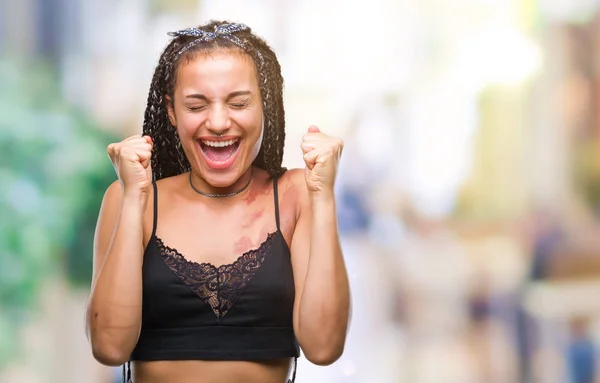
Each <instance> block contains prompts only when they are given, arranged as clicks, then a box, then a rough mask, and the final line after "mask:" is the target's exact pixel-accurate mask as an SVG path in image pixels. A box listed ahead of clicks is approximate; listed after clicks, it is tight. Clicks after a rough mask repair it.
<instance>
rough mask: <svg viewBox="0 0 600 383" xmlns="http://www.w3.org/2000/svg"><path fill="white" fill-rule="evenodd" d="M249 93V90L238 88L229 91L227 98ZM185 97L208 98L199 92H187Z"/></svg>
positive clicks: (248, 94)
mask: <svg viewBox="0 0 600 383" xmlns="http://www.w3.org/2000/svg"><path fill="white" fill-rule="evenodd" d="M251 94H252V92H250V91H249V90H238V91H235V92H231V93H229V95H228V96H227V98H228V99H230V98H234V97H238V96H250V95H251ZM185 98H195V99H198V100H208V98H207V97H206V96H205V95H203V94H200V93H194V94H188V95H187V96H185Z"/></svg>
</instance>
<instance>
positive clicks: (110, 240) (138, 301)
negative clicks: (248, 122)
mask: <svg viewBox="0 0 600 383" xmlns="http://www.w3.org/2000/svg"><path fill="white" fill-rule="evenodd" d="M151 151H152V144H151V140H150V139H148V138H146V137H140V136H134V137H130V138H128V139H126V140H124V141H122V142H120V143H117V144H111V145H110V146H109V147H108V153H109V156H110V158H111V161H112V162H113V165H114V166H115V169H116V171H117V174H118V175H119V178H120V181H116V182H114V183H113V184H112V185H110V187H109V188H108V189H107V191H106V193H105V195H104V199H103V201H102V207H101V209H100V214H99V217H98V223H97V226H96V233H95V238H94V271H93V277H92V288H91V293H90V297H89V300H88V304H87V310H86V330H87V336H88V339H89V341H90V343H91V346H92V352H93V355H94V357H95V358H96V359H97V360H98V361H99V362H100V363H102V364H105V365H110V366H118V365H121V364H123V363H125V362H126V361H127V360H128V358H129V355H130V354H131V352H132V350H133V348H134V347H135V345H136V343H137V340H138V337H139V333H140V327H141V316H142V261H143V249H144V244H143V237H144V233H143V227H144V225H143V222H144V214H145V211H146V207H147V205H148V199H149V195H150V194H151V192H150V189H151V174H150V171H149V169H150V166H149V162H150V156H151Z"/></svg>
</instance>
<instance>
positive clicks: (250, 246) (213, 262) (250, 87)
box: [87, 21, 350, 383]
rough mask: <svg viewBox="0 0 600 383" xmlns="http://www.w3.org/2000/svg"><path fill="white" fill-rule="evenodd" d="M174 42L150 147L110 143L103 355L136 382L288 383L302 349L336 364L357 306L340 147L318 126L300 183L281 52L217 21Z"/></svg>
mask: <svg viewBox="0 0 600 383" xmlns="http://www.w3.org/2000/svg"><path fill="white" fill-rule="evenodd" d="M171 35H172V36H174V38H173V39H172V40H171V42H170V43H169V44H168V46H167V47H166V49H165V50H164V52H163V54H162V55H161V57H160V60H159V63H158V66H157V68H156V70H155V73H154V77H153V79H152V84H151V88H150V93H149V96H148V105H147V108H146V112H145V118H144V126H143V136H139V135H137V136H132V137H129V138H127V139H125V140H123V141H121V142H119V143H115V144H111V145H109V147H108V154H109V157H110V159H111V161H112V163H113V166H114V168H115V171H116V172H117V175H118V177H119V180H118V181H116V182H114V183H113V184H112V185H111V186H110V187H109V188H108V190H107V191H106V194H105V196H104V200H103V203H102V208H101V211H100V214H99V218H98V224H97V229H96V237H95V244H94V273H93V281H92V288H91V294H90V297H89V302H88V307H87V331H88V338H89V340H90V342H91V346H92V351H93V354H94V357H95V358H96V359H97V360H98V361H99V362H101V363H102V364H105V365H111V366H119V365H124V367H123V379H124V380H125V379H126V380H128V381H129V380H130V379H131V378H133V381H134V382H136V383H153V382H161V383H164V382H167V383H168V382H177V383H180V382H199V380H198V379H199V377H202V378H201V379H202V380H201V381H202V382H248V383H252V382H256V383H259V382H260V383H269V382H272V383H281V382H284V381H285V380H286V378H287V376H288V374H289V370H290V365H291V361H292V360H293V361H294V362H296V360H297V358H298V356H299V351H300V349H302V351H303V353H304V355H305V356H306V358H307V359H308V360H309V361H310V362H312V363H314V364H316V365H329V364H331V363H333V362H335V361H336V360H337V359H338V358H339V357H340V356H341V354H342V352H343V349H344V344H345V340H346V329H347V326H348V318H349V309H350V308H349V306H350V304H349V283H348V276H347V273H346V267H345V264H344V259H343V256H342V252H341V249H340V243H339V239H338V232H337V222H336V208H335V203H334V180H335V177H336V172H337V166H338V161H339V158H340V155H341V151H342V146H343V144H342V141H341V140H340V139H338V138H335V137H331V136H328V135H326V134H324V133H322V132H320V130H319V129H318V128H317V127H315V126H311V127H310V128H308V132H307V133H306V134H305V136H304V137H303V141H302V144H301V146H302V151H303V154H304V161H305V163H306V168H305V169H294V170H289V171H286V169H285V168H283V167H282V166H281V162H282V157H283V146H284V137H285V130H284V128H285V121H284V107H283V97H282V91H283V78H282V76H281V69H280V65H279V62H278V60H277V57H276V55H275V53H274V52H273V51H272V50H271V48H270V47H269V46H268V45H267V43H265V42H264V41H263V40H262V39H261V38H259V37H257V36H256V35H254V34H253V33H252V32H251V30H250V28H248V27H246V26H245V25H242V24H230V23H226V22H215V21H213V22H210V23H208V24H206V25H203V26H200V27H198V28H189V29H185V30H181V31H178V32H174V33H171ZM239 254H241V255H239ZM237 255H239V256H237ZM130 361H132V362H133V367H134V368H133V377H131V370H130ZM294 364H295V363H294ZM295 375H296V371H295V368H294V372H293V374H292V378H291V379H290V380H289V381H292V382H293V381H294V380H295Z"/></svg>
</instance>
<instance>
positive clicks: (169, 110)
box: [165, 95, 177, 126]
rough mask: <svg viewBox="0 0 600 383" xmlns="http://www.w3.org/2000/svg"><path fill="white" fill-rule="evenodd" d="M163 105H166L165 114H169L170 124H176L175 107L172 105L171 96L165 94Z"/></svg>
mask: <svg viewBox="0 0 600 383" xmlns="http://www.w3.org/2000/svg"><path fill="white" fill-rule="evenodd" d="M165 106H166V107H167V114H168V115H169V121H170V122H171V125H173V126H177V119H176V118H175V109H174V107H173V100H172V99H171V96H169V95H165Z"/></svg>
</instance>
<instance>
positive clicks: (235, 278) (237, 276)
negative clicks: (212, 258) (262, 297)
mask: <svg viewBox="0 0 600 383" xmlns="http://www.w3.org/2000/svg"><path fill="white" fill-rule="evenodd" d="M276 234H277V231H275V232H273V233H270V234H269V235H268V236H267V239H266V240H265V241H264V242H263V243H261V244H260V246H259V247H258V248H256V249H253V250H250V251H247V252H245V253H244V254H242V255H240V256H239V257H238V258H237V259H236V260H235V261H234V262H233V263H228V264H225V265H222V266H219V267H216V266H214V265H213V264H212V263H210V262H203V263H197V262H194V261H189V260H188V259H186V258H185V256H184V255H183V254H181V253H180V252H179V251H177V250H176V249H174V248H171V247H169V246H167V245H165V244H164V243H163V241H162V240H161V239H160V238H158V237H156V241H157V245H158V248H159V250H160V254H161V257H162V258H163V260H164V262H165V263H166V265H167V266H168V267H169V268H170V269H171V271H173V273H174V274H175V275H177V277H179V278H180V279H181V281H182V282H183V283H185V284H186V285H188V286H189V287H190V288H191V289H192V291H194V293H196V295H198V296H199V297H200V298H201V299H202V300H203V301H204V302H206V303H207V304H209V305H210V307H211V308H212V310H213V312H214V313H215V315H216V316H217V318H218V319H219V320H221V319H222V318H223V317H224V316H225V314H227V312H228V311H229V310H231V308H232V307H233V305H234V304H235V301H236V300H237V299H238V298H239V297H240V295H241V294H242V292H243V291H244V290H245V289H246V286H248V284H249V283H250V281H252V278H254V275H255V274H256V271H257V270H258V269H259V268H260V266H261V265H262V264H263V262H264V261H265V258H266V255H267V254H268V253H269V250H270V249H271V246H272V243H273V239H274V238H275V235H276Z"/></svg>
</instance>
